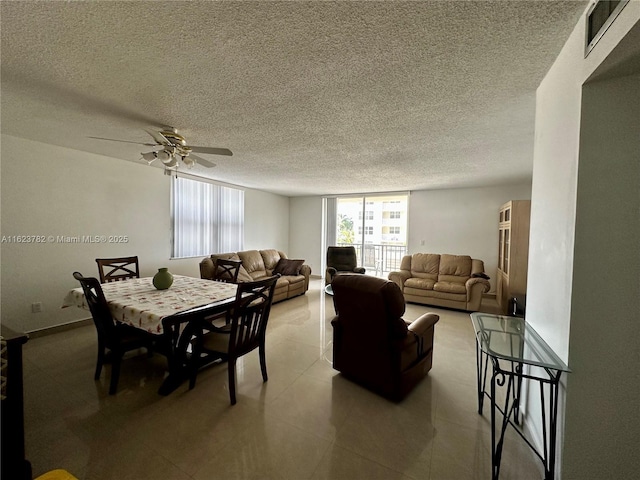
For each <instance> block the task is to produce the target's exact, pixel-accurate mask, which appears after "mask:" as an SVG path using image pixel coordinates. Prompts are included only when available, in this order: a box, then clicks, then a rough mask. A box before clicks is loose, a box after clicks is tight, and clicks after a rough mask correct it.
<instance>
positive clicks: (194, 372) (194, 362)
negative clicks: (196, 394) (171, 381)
mask: <svg viewBox="0 0 640 480" xmlns="http://www.w3.org/2000/svg"><path fill="white" fill-rule="evenodd" d="M201 355H202V332H200V335H199V336H196V337H195V341H194V342H193V343H192V344H191V359H190V360H189V390H193V388H194V387H195V386H196V377H197V376H198V369H199V368H200V356H201Z"/></svg>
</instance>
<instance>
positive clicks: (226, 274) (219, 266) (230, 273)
mask: <svg viewBox="0 0 640 480" xmlns="http://www.w3.org/2000/svg"><path fill="white" fill-rule="evenodd" d="M241 265H242V262H240V261H236V260H225V259H224V258H217V259H216V261H215V264H214V266H213V268H214V270H213V279H214V280H215V281H216V282H228V283H238V273H240V266H241Z"/></svg>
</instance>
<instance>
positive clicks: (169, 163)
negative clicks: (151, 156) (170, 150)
mask: <svg viewBox="0 0 640 480" xmlns="http://www.w3.org/2000/svg"><path fill="white" fill-rule="evenodd" d="M162 163H164V164H165V166H166V167H175V166H176V165H177V164H178V159H177V158H176V157H175V156H173V155H171V156H170V157H169V160H167V161H165V162H162Z"/></svg>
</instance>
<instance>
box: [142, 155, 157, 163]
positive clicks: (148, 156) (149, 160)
mask: <svg viewBox="0 0 640 480" xmlns="http://www.w3.org/2000/svg"><path fill="white" fill-rule="evenodd" d="M142 158H143V159H145V160H146V161H147V163H148V164H149V165H151V162H153V161H154V160H155V159H156V152H147V153H143V154H142Z"/></svg>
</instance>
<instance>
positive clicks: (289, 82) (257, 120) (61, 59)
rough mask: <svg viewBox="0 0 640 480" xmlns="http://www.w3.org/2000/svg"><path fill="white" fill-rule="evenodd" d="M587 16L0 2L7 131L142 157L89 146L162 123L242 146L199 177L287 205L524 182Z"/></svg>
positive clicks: (521, 10)
mask: <svg viewBox="0 0 640 480" xmlns="http://www.w3.org/2000/svg"><path fill="white" fill-rule="evenodd" d="M586 6H587V2H586V1H570V2H566V1H563V2H555V1H553V2H552V1H532V2H527V1H511V2H507V1H494V2H475V1H423V2H289V3H284V2H283V3H280V2H262V1H261V2H257V1H256V2H204V1H194V2H120V1H116V2H106V1H98V2H53V1H51V2H49V1H48V2H38V3H35V2H8V1H3V2H1V6H0V8H1V17H0V19H1V22H2V24H1V35H2V45H1V47H2V50H1V58H2V71H1V74H2V85H1V101H2V103H1V113H2V132H3V133H6V134H10V135H15V136H19V137H24V138H28V139H32V140H37V141H40V142H45V143H50V144H54V145H60V146H64V147H69V148H74V149H77V150H81V151H86V152H92V153H96V154H101V155H105V156H107V157H110V158H105V161H113V162H115V161H119V160H116V159H122V160H128V161H131V162H140V163H143V161H142V160H140V153H141V152H143V151H148V149H146V148H145V147H142V146H137V145H133V144H128V143H116V142H105V141H101V140H94V139H91V138H88V137H90V136H98V137H108V138H118V139H122V140H128V141H134V142H135V141H139V142H147V141H149V140H150V137H149V136H148V135H147V134H146V133H145V132H144V130H143V129H144V128H154V127H155V128H159V127H162V126H164V125H172V126H175V127H177V128H178V129H179V130H180V132H181V133H182V134H184V135H185V136H186V137H187V140H188V141H189V143H190V144H193V145H205V146H217V147H227V148H230V149H231V150H232V151H233V152H234V156H233V157H223V156H210V155H202V156H203V157H205V158H207V159H208V160H211V161H213V162H215V163H217V167H215V168H213V169H205V168H202V167H196V168H195V169H194V170H193V171H192V173H195V174H198V175H207V176H211V178H215V179H217V180H221V181H225V182H229V183H233V184H237V185H242V186H246V187H250V188H258V189H263V190H267V191H272V192H276V193H282V194H286V195H291V196H299V195H317V194H340V193H356V192H358V193H359V192H383V191H398V190H415V189H434V188H452V187H471V186H487V185H498V184H504V183H507V182H523V181H529V180H530V179H531V173H532V158H533V131H534V113H535V112H534V109H535V90H536V88H537V86H538V84H539V83H540V81H541V80H542V78H543V77H544V75H545V73H546V72H547V70H548V69H549V67H550V66H551V64H552V62H553V60H554V59H555V58H556V56H557V55H558V53H559V51H560V49H561V47H562V45H563V44H564V42H565V40H566V39H567V37H568V36H569V34H570V32H571V31H572V30H573V28H574V26H575V25H576V23H577V22H578V20H579V18H580V14H581V13H582V12H583V11H584V9H585V8H586ZM43 160H46V159H43ZM9 161H18V162H19V161H20V158H4V157H3V158H2V162H9ZM160 174H161V171H160V170H157V169H152V168H150V169H149V175H160Z"/></svg>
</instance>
